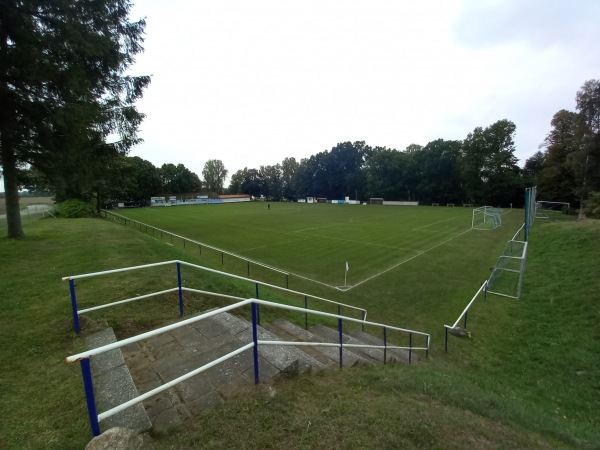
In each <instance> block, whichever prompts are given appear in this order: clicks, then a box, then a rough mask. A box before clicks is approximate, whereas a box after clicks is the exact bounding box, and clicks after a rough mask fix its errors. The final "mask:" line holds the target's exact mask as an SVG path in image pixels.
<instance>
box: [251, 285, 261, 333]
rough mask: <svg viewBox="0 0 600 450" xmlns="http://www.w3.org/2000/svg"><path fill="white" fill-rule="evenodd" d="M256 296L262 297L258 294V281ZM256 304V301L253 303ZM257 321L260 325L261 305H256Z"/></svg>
mask: <svg viewBox="0 0 600 450" xmlns="http://www.w3.org/2000/svg"><path fill="white" fill-rule="evenodd" d="M256 298H260V297H259V296H258V283H256ZM252 304H253V305H254V303H252ZM256 323H258V324H259V325H260V305H256Z"/></svg>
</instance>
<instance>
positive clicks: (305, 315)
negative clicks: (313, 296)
mask: <svg viewBox="0 0 600 450" xmlns="http://www.w3.org/2000/svg"><path fill="white" fill-rule="evenodd" d="M304 309H308V298H307V297H306V295H305V296H304ZM304 329H305V330H308V312H305V313H304Z"/></svg>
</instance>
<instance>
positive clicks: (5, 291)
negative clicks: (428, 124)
mask: <svg viewBox="0 0 600 450" xmlns="http://www.w3.org/2000/svg"><path fill="white" fill-rule="evenodd" d="M27 231H28V235H27V237H26V238H25V239H23V240H17V241H14V240H6V239H3V240H1V241H0V271H1V273H2V274H3V276H2V279H1V281H0V292H1V293H2V295H1V297H2V301H1V302H0V364H1V365H2V368H3V370H2V372H1V373H0V414H1V417H2V421H1V422H0V447H2V448H82V447H83V446H84V445H85V443H86V442H87V441H88V440H89V426H88V424H87V418H86V417H87V415H86V409H85V404H84V403H85V402H84V396H83V388H82V383H81V376H80V371H79V369H78V367H77V366H76V365H67V364H65V363H64V358H65V356H67V355H68V354H72V353H74V352H77V351H79V350H80V349H81V342H80V339H79V338H77V337H76V336H75V335H74V333H73V332H72V331H71V320H70V304H69V295H68V287H67V284H66V282H63V281H60V278H61V277H62V276H65V275H72V274H75V273H84V272H91V271H99V270H105V269H110V268H115V267H123V266H131V265H138V264H145V263H148V262H155V261H156V262H157V261H164V260H169V259H186V260H190V261H191V262H199V263H204V262H205V261H204V260H202V259H201V257H200V256H199V255H196V254H195V253H194V254H192V253H191V252H190V249H183V248H180V247H176V246H171V245H165V242H164V241H161V240H160V239H158V238H157V237H156V236H155V237H154V238H153V237H152V236H151V235H150V236H149V235H146V234H143V233H140V232H139V231H137V230H134V229H132V228H126V227H122V226H118V225H116V224H112V223H110V222H107V221H102V220H93V219H79V220H56V219H51V220H41V221H39V222H36V223H33V224H31V225H30V226H29V227H28V230H27ZM478 236H480V235H474V237H473V238H472V239H480V238H479V237H478ZM481 239H483V238H481ZM167 244H168V242H167ZM530 244H531V247H530V253H529V259H528V267H527V273H526V277H525V287H524V296H523V299H522V300H521V301H512V300H505V299H499V298H497V297H490V298H489V299H488V300H487V301H481V302H477V303H476V304H475V306H474V309H473V310H472V312H471V314H470V316H469V328H470V329H471V330H472V331H473V333H474V338H473V339H472V340H459V339H453V340H452V341H451V343H450V353H449V354H448V355H445V354H444V353H443V341H442V339H443V338H442V325H443V323H445V322H448V321H449V320H451V319H452V318H453V317H456V315H457V314H458V313H459V312H460V310H461V309H462V307H461V306H464V304H465V303H466V301H468V298H470V295H472V293H473V288H472V286H469V287H468V288H464V287H460V286H461V275H460V274H461V271H464V270H473V267H472V266H470V265H469V264H468V263H466V262H465V261H462V260H461V259H460V258H459V259H457V258H455V257H452V256H448V254H449V253H451V252H448V251H440V252H439V253H435V252H434V251H432V255H431V256H432V258H431V259H429V260H428V261H427V263H428V264H434V267H433V269H437V270H440V271H443V270H445V269H447V267H448V265H453V266H455V267H454V268H455V269H457V273H456V274H455V275H454V276H453V277H450V276H448V279H444V282H443V283H431V282H428V280H430V278H428V277H427V274H423V273H421V272H422V271H423V270H424V269H423V267H425V266H421V267H419V266H418V265H416V266H415V267H412V263H411V264H407V265H405V266H404V267H403V270H402V276H400V275H399V274H397V273H396V274H393V273H388V274H386V275H383V276H382V277H389V280H386V279H384V278H382V280H383V281H381V282H379V283H377V285H376V287H374V288H373V286H371V289H369V290H365V291H363V292H362V293H361V292H359V290H358V289H357V290H353V291H350V292H347V293H339V292H338V293H334V294H335V296H336V297H338V298H339V299H343V300H346V301H353V302H357V303H358V302H359V301H363V300H364V301H368V302H369V307H370V309H369V314H370V315H371V314H372V315H373V316H376V317H379V318H386V317H388V318H389V319H390V320H391V321H399V322H401V323H402V324H405V322H408V324H410V325H414V326H419V327H423V328H425V329H428V330H429V329H431V330H439V331H434V334H433V338H432V339H433V342H434V347H433V352H432V360H431V361H430V362H428V363H425V364H421V365H418V366H411V367H404V366H403V367H399V366H388V367H383V368H382V367H379V368H367V369H356V370H346V371H343V372H341V373H338V372H333V373H326V374H322V375H318V376H314V377H309V378H305V379H300V380H296V381H293V382H280V383H277V384H276V385H275V386H273V387H272V389H268V387H267V386H261V387H259V388H258V389H253V390H250V391H248V392H244V393H241V394H240V395H239V396H236V397H235V398H233V399H231V401H228V402H227V403H226V405H225V406H224V407H219V408H217V409H215V410H214V411H212V412H211V413H210V414H206V415H203V416H202V417H201V418H200V419H199V420H197V421H194V422H190V423H188V424H186V426H185V427H183V428H179V429H177V430H174V431H173V432H172V433H170V434H168V435H165V436H157V437H155V438H156V445H157V447H159V448H173V447H175V448H179V447H184V446H188V447H191V446H194V445H201V446H202V447H206V448H217V447H219V448H223V447H234V446H237V447H241V448H252V447H257V446H261V447H266V448H274V447H278V448H279V447H289V448H313V447H331V446H334V447H350V448H358V447H371V448H379V447H402V448H459V447H461V448H463V447H464V446H465V445H470V446H473V447H477V448H596V443H597V442H600V432H599V431H598V429H599V427H598V423H599V421H600V416H599V411H600V395H599V394H600V385H599V384H598V380H599V379H600V361H599V359H598V357H597V355H598V352H599V350H600V344H599V342H600V339H599V338H600V336H599V333H598V326H597V323H598V320H599V319H600V313H599V310H598V306H597V295H598V289H599V287H600V282H599V281H598V277H597V267H598V266H599V265H600V255H599V254H598V252H596V251H592V249H597V248H599V245H600V225H599V224H598V223H597V222H593V221H590V222H584V223H554V222H548V223H543V222H540V221H539V222H538V223H536V225H535V227H534V233H533V234H532V237H531V240H530ZM457 245H458V244H457ZM502 246H503V243H500V244H498V245H497V247H498V251H497V252H496V254H495V255H493V256H491V255H490V256H488V258H489V259H490V260H491V261H492V263H493V260H495V257H496V256H497V255H498V254H499V252H500V251H501V247H502ZM417 261H418V259H415V260H414V261H413V262H414V263H417ZM423 261H425V260H423ZM482 264H485V263H482ZM215 266H217V267H218V264H216V265H215ZM430 268H431V267H430ZM476 270H477V271H478V272H477V274H476V276H478V277H481V276H480V275H478V274H479V273H480V272H481V274H482V276H485V274H486V271H487V267H485V266H484V267H481V268H479V269H476ZM391 272H393V271H391ZM405 272H406V273H405ZM448 273H449V272H448ZM469 275H470V274H469V273H468V272H463V277H462V278H463V281H462V284H465V281H464V278H465V277H466V276H469ZM184 276H186V277H189V278H190V280H191V281H193V282H194V283H196V282H197V283H202V286H206V287H211V288H214V289H225V288H227V289H229V290H230V291H231V292H235V293H238V294H239V295H245V294H246V293H247V291H248V290H249V291H251V287H250V288H249V287H248V286H246V285H245V284H244V283H241V282H238V283H234V284H233V285H230V282H229V281H224V280H222V279H221V278H218V277H207V276H203V277H202V278H197V279H195V278H194V275H193V274H191V273H187V272H186V274H185V275H184ZM172 277H173V270H172V269H167V268H159V269H156V270H155V271H152V272H149V274H148V275H145V276H144V277H143V278H142V279H140V280H138V279H131V278H125V277H122V278H115V279H112V278H111V279H110V280H108V279H106V280H104V285H102V282H101V281H102V279H101V278H99V279H97V280H100V281H98V282H97V283H98V284H93V283H91V284H84V283H83V281H84V280H80V281H81V282H82V283H81V285H80V286H78V290H79V291H78V292H81V294H80V299H81V302H82V304H86V303H88V304H98V303H100V302H103V301H107V300H106V297H115V298H117V297H119V296H120V295H121V294H126V293H129V292H131V291H132V290H133V291H136V290H140V291H141V290H142V289H145V288H146V287H155V286H156V287H160V286H162V285H167V284H168V283H169V279H171V278H172ZM403 277H406V278H403ZM397 278H399V279H400V281H396V282H394V280H396V279H397ZM407 280H411V281H410V283H409V284H408V285H406V284H404V285H402V284H401V283H402V282H404V283H406V282H407ZM94 283H96V281H94ZM466 284H470V283H466ZM477 284H478V283H477ZM323 291H324V292H327V293H328V294H332V292H331V290H328V289H325V288H323ZM413 291H416V293H414V292H413ZM142 292H143V291H142ZM344 294H345V295H344ZM361 295H364V296H365V297H364V298H362V299H361V298H360V297H361ZM384 295H385V297H384ZM461 295H462V298H461V299H459V297H461ZM328 296H333V295H328ZM121 298H122V297H121ZM365 298H366V299H368V300H365ZM394 299H397V300H394ZM415 299H418V302H417V301H415ZM199 301H200V302H203V303H205V304H206V305H209V303H210V299H204V300H199ZM190 303H193V302H192V301H188V304H187V305H186V307H187V308H188V309H189V308H195V307H198V308H200V307H203V306H204V305H191V304H190ZM176 311H177V307H176V303H175V300H174V299H173V298H170V297H169V298H168V299H167V300H159V299H157V300H148V303H144V304H143V305H141V304H140V305H137V304H136V305H127V306H122V307H119V308H115V309H111V310H103V312H102V313H98V314H97V315H96V316H94V317H101V318H104V319H106V320H108V321H109V323H110V324H111V325H115V326H117V328H119V327H121V328H122V329H121V332H125V331H129V332H130V331H132V329H137V328H140V329H142V328H146V327H148V326H154V325H155V324H157V323H159V322H161V321H164V320H169V319H172V318H173V315H174V314H175V315H176ZM420 313H426V314H421V315H420V316H418V317H417V315H419V314H420ZM388 321H389V320H388ZM273 394H274V395H273Z"/></svg>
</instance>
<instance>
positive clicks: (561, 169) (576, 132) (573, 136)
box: [537, 109, 584, 203]
mask: <svg viewBox="0 0 600 450" xmlns="http://www.w3.org/2000/svg"><path fill="white" fill-rule="evenodd" d="M551 125H552V130H551V131H550V133H548V136H546V139H545V140H544V146H545V147H546V149H545V151H544V165H543V167H542V169H541V171H540V172H539V174H538V176H537V183H538V198H539V199H542V200H548V201H561V202H570V203H576V202H577V201H578V197H577V191H578V188H577V178H576V174H575V170H574V165H573V160H574V155H576V154H577V153H578V152H580V149H581V140H582V136H583V128H584V124H583V122H582V120H581V116H580V115H579V114H577V113H574V112H572V111H567V110H564V109H563V110H560V111H558V112H557V113H556V114H554V117H553V118H552V121H551ZM575 159H577V158H575Z"/></svg>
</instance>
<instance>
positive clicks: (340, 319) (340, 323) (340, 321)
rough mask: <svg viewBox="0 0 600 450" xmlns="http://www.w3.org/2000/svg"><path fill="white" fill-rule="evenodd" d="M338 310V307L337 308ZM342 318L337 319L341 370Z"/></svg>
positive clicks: (342, 351)
mask: <svg viewBox="0 0 600 450" xmlns="http://www.w3.org/2000/svg"><path fill="white" fill-rule="evenodd" d="M338 308H339V306H338ZM342 327H343V325H342V318H341V317H340V318H338V334H339V338H340V369H341V368H342V361H343V360H342V357H343V353H344V349H343V348H342V347H343V343H344V342H343V336H342Z"/></svg>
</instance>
